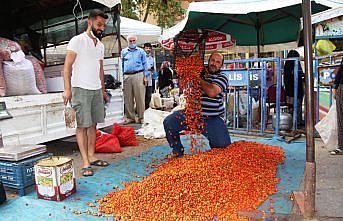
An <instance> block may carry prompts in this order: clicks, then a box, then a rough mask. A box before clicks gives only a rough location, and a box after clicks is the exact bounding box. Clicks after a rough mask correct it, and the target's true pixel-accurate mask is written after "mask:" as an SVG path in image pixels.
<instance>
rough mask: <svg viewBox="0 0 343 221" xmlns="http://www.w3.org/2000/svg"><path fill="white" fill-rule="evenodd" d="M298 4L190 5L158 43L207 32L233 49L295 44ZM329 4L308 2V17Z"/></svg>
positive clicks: (237, 1)
mask: <svg viewBox="0 0 343 221" xmlns="http://www.w3.org/2000/svg"><path fill="white" fill-rule="evenodd" d="M301 2H302V1H301V0H283V1H280V0H222V1H211V2H194V3H191V4H190V6H189V9H188V11H187V16H186V18H185V19H184V20H182V21H181V22H180V23H179V24H177V25H176V26H174V27H172V28H170V29H167V30H165V31H164V32H163V35H162V37H161V41H162V40H167V39H170V38H173V37H174V36H176V35H177V34H178V33H180V32H181V31H186V30H192V29H211V30H215V31H219V32H223V33H227V34H230V35H231V36H232V37H233V38H235V39H236V45H237V46H257V45H262V46H268V45H277V44H284V43H289V42H296V41H297V40H298V37H299V32H300V18H301V17H302V8H301V7H302V5H301ZM339 5H340V4H339V3H335V2H334V1H330V0H314V1H312V13H317V12H320V11H324V10H327V9H329V8H330V7H337V6H339Z"/></svg>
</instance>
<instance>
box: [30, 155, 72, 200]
mask: <svg viewBox="0 0 343 221" xmlns="http://www.w3.org/2000/svg"><path fill="white" fill-rule="evenodd" d="M35 178H36V190H37V196H38V198H39V199H45V200H52V201H62V200H64V199H65V198H67V197H69V196H70V195H72V194H74V193H75V192H76V179H75V171H74V164H73V160H72V159H69V158H67V157H50V158H46V159H43V160H40V161H38V162H37V164H36V165H35Z"/></svg>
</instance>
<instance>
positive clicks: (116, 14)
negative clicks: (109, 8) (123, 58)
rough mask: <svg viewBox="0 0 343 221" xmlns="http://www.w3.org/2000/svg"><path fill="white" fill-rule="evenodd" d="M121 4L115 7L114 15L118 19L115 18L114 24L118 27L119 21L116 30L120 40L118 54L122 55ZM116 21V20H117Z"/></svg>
mask: <svg viewBox="0 0 343 221" xmlns="http://www.w3.org/2000/svg"><path fill="white" fill-rule="evenodd" d="M120 9H121V8H120V4H117V5H116V6H115V8H114V11H113V12H114V15H113V16H114V17H116V19H113V21H114V22H113V23H114V24H113V26H114V27H116V24H115V23H117V28H116V31H117V33H116V34H117V41H118V54H119V56H120V53H121V50H122V46H121V35H120ZM115 21H116V22H115Z"/></svg>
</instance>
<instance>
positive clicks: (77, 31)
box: [75, 18, 79, 35]
mask: <svg viewBox="0 0 343 221" xmlns="http://www.w3.org/2000/svg"><path fill="white" fill-rule="evenodd" d="M78 34H79V21H78V20H77V18H75V35H78Z"/></svg>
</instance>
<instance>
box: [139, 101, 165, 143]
mask: <svg viewBox="0 0 343 221" xmlns="http://www.w3.org/2000/svg"><path fill="white" fill-rule="evenodd" d="M170 114H171V112H167V111H160V110H154V109H151V108H149V109H147V110H146V111H145V112H144V119H145V120H144V125H143V126H142V128H141V129H139V131H138V133H139V134H141V135H144V138H145V139H157V138H164V137H166V133H165V131H164V127H163V121H164V119H165V118H166V117H167V116H168V115H170Z"/></svg>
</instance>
